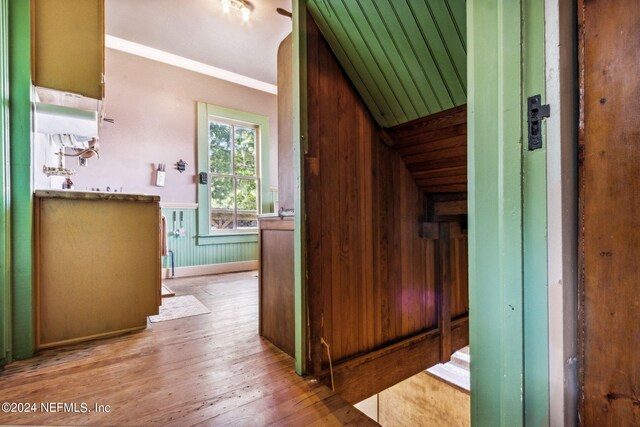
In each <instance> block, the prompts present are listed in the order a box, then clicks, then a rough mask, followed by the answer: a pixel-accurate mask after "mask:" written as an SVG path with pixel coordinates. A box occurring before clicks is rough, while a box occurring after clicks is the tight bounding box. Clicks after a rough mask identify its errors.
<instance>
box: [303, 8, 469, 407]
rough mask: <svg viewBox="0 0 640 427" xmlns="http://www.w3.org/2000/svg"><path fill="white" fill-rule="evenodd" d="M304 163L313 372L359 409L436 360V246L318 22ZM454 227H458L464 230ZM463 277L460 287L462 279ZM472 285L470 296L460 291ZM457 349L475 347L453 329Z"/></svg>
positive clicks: (458, 241) (415, 194)
mask: <svg viewBox="0 0 640 427" xmlns="http://www.w3.org/2000/svg"><path fill="white" fill-rule="evenodd" d="M307 38H308V39H307V43H308V46H307V55H308V150H307V153H306V156H305V164H304V169H305V172H304V173H305V198H306V202H305V203H306V206H305V217H306V230H307V231H306V234H307V295H308V297H307V304H308V313H309V328H310V330H309V340H310V342H309V346H310V359H311V363H310V366H311V369H310V371H311V373H312V374H314V375H316V376H320V377H322V378H325V379H328V374H329V372H328V367H329V365H328V362H329V359H328V355H327V349H326V348H325V347H324V346H323V345H322V344H321V339H324V341H326V342H327V343H328V344H329V346H330V351H331V358H332V361H333V368H334V376H335V382H336V389H337V391H338V392H339V393H341V394H342V396H343V397H345V398H346V399H347V400H349V401H352V402H355V401H358V400H361V399H362V398H364V397H367V396H370V395H372V394H374V393H376V392H379V391H380V390H382V389H384V388H387V387H389V386H391V385H393V384H395V383H397V382H399V381H401V380H403V379H405V378H407V377H409V376H411V375H413V374H415V373H417V372H420V371H421V370H423V369H425V368H427V367H429V366H432V365H434V364H436V363H438V362H439V361H440V343H439V341H440V330H439V329H438V326H439V308H438V299H439V297H440V295H439V292H440V291H439V289H438V286H437V284H436V271H437V269H436V265H435V263H436V260H437V257H436V255H437V248H436V245H437V241H436V240H431V239H426V238H421V237H420V222H421V221H422V217H423V216H424V212H423V210H424V194H423V191H422V190H421V189H420V188H419V187H418V186H417V185H416V183H415V181H414V178H413V177H412V175H411V172H410V171H409V169H408V168H407V167H406V166H405V164H404V163H403V160H402V156H401V154H400V153H399V152H398V151H397V150H395V149H393V148H391V147H389V146H388V145H386V144H385V143H383V142H382V140H381V138H380V128H379V127H378V125H377V124H376V122H375V120H374V119H373V117H372V116H371V114H370V112H369V111H368V109H367V107H366V106H365V104H364V102H363V101H362V100H361V99H360V97H359V95H358V93H357V92H356V90H355V89H354V87H353V86H352V84H351V82H350V81H349V79H348V78H347V76H346V74H345V73H344V71H343V70H342V68H341V67H340V65H339V63H338V61H337V60H336V59H335V57H334V55H333V53H332V51H331V49H330V47H329V46H328V44H327V42H326V41H325V40H324V38H323V36H322V35H321V33H320V31H319V30H318V28H317V27H316V25H315V23H314V22H313V20H312V19H311V18H310V19H309V24H308V32H307ZM458 230H460V228H459V227H458ZM453 234H454V235H453V236H451V237H450V239H451V240H450V243H451V245H450V248H451V250H450V252H449V253H451V254H454V255H455V256H456V257H457V258H456V260H455V261H454V260H453V259H452V260H451V270H452V271H453V273H452V274H451V281H452V282H453V281H459V282H460V286H459V288H460V290H454V287H452V288H451V295H452V297H451V300H452V302H453V304H452V306H451V314H452V317H456V316H458V317H459V316H460V315H461V314H463V313H466V307H467V305H468V302H467V300H466V299H465V298H464V297H462V296H461V295H462V294H464V295H465V296H466V265H467V253H466V235H464V234H462V233H458V234H455V233H453ZM462 276H464V279H460V278H461V277H462ZM462 287H464V290H462ZM451 335H452V339H451V342H452V343H453V344H452V345H453V350H454V351H455V349H456V348H460V347H461V346H463V345H466V342H467V341H468V332H467V324H466V323H465V320H464V319H462V321H458V322H454V323H453V324H452V325H451Z"/></svg>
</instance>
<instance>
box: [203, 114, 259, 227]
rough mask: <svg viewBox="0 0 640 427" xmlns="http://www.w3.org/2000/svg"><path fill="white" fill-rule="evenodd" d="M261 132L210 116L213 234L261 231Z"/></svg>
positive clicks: (210, 177) (245, 124)
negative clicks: (230, 231) (259, 192)
mask: <svg viewBox="0 0 640 427" xmlns="http://www.w3.org/2000/svg"><path fill="white" fill-rule="evenodd" d="M259 129H260V128H259V126H257V125H254V124H250V123H240V122H234V121H230V120H226V119H224V118H221V117H215V116H209V182H210V189H211V202H210V207H211V219H210V222H209V224H210V227H211V231H212V232H216V231H221V230H252V229H256V228H258V206H259V205H258V201H259V199H260V196H259V194H258V184H259V179H258V162H257V159H258V146H259V136H258V135H259Z"/></svg>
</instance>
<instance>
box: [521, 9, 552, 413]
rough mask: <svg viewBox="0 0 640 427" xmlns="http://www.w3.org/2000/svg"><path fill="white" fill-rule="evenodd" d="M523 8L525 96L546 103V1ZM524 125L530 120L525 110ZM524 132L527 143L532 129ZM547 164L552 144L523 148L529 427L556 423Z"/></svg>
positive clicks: (526, 359) (525, 318)
mask: <svg viewBox="0 0 640 427" xmlns="http://www.w3.org/2000/svg"><path fill="white" fill-rule="evenodd" d="M523 5H524V7H523V9H524V12H523V13H524V16H525V18H526V19H525V20H524V39H525V46H526V48H525V49H524V53H523V61H524V66H523V73H524V74H523V79H524V81H523V93H524V95H525V97H529V96H532V95H537V94H542V95H543V98H542V99H543V101H544V91H545V52H544V46H545V35H544V31H545V26H544V0H524V2H523ZM522 121H523V123H526V121H527V118H526V109H525V108H523V117H522ZM522 130H523V134H522V138H523V140H525V141H526V138H527V127H526V126H523V129H522ZM543 135H545V133H543ZM546 159H547V141H546V140H544V141H543V144H542V148H541V149H538V150H535V151H529V150H528V149H526V147H525V149H523V199H524V209H523V240H524V248H523V249H524V257H523V259H524V265H523V269H524V270H523V271H524V378H525V380H524V381H525V384H524V385H525V394H524V399H525V400H524V408H525V424H526V425H531V426H544V425H549V422H550V418H549V333H548V327H549V307H548V275H547V273H548V267H547V259H548V258H547V163H546Z"/></svg>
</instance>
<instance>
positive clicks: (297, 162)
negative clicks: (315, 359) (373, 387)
mask: <svg viewBox="0 0 640 427" xmlns="http://www.w3.org/2000/svg"><path fill="white" fill-rule="evenodd" d="M292 13H293V17H292V18H293V55H292V56H293V59H292V60H293V180H294V186H293V204H294V209H295V217H294V232H293V239H294V240H293V250H294V255H293V260H294V261H293V262H294V276H295V284H294V301H295V309H294V316H295V323H296V324H295V336H296V343H295V357H296V372H297V373H298V374H299V375H303V374H305V373H306V370H307V366H306V365H307V346H306V343H307V328H306V325H307V320H306V319H307V311H306V300H307V295H306V280H305V272H306V269H307V266H306V262H305V259H306V247H305V241H306V238H305V224H304V215H303V213H304V209H305V207H304V155H305V151H306V147H307V138H308V133H307V37H306V34H307V2H306V0H293V12H292Z"/></svg>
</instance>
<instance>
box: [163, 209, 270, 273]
mask: <svg viewBox="0 0 640 427" xmlns="http://www.w3.org/2000/svg"><path fill="white" fill-rule="evenodd" d="M162 213H163V214H164V216H165V217H166V218H167V231H168V237H167V247H168V249H170V250H173V252H174V262H175V267H190V266H194V265H207V264H221V263H227V262H240V261H254V260H257V259H258V234H257V233H255V234H248V235H226V236H224V235H223V236H215V237H210V238H207V239H202V238H198V210H197V208H195V207H194V208H163V209H162ZM174 213H175V215H176V224H175V229H174V223H173V214H174ZM180 213H182V217H183V221H182V224H181V222H180ZM179 228H184V235H182V236H180V235H178V234H176V231H177V229H179ZM162 265H163V267H164V268H169V267H171V262H170V257H169V256H165V257H164V259H163V260H162Z"/></svg>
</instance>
